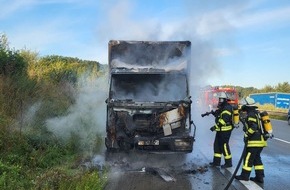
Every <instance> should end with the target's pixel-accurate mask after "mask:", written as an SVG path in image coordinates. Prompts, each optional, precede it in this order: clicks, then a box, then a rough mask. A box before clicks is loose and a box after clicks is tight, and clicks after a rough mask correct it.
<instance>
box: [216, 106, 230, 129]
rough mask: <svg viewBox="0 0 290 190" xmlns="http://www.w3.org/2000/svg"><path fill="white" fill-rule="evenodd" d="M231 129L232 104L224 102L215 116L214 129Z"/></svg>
mask: <svg viewBox="0 0 290 190" xmlns="http://www.w3.org/2000/svg"><path fill="white" fill-rule="evenodd" d="M232 129H233V125H232V106H231V105H229V104H226V105H225V106H224V107H223V108H222V110H221V112H220V114H219V115H218V116H217V118H216V124H215V130H216V131H231V130H232Z"/></svg>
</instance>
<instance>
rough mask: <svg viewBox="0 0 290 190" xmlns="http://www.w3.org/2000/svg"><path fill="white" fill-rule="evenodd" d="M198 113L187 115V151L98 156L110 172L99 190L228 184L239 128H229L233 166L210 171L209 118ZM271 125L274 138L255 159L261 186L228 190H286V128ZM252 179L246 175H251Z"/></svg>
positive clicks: (217, 188) (216, 188)
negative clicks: (190, 125)
mask: <svg viewBox="0 0 290 190" xmlns="http://www.w3.org/2000/svg"><path fill="white" fill-rule="evenodd" d="M200 114H201V113H200V112H196V113H193V117H192V119H193V121H194V124H195V125H196V136H195V137H196V141H195V143H194V149H193V151H192V153H189V154H169V155H168V154H161V155H158V154H157V155H156V154H148V153H138V152H128V153H114V154H112V155H110V156H108V155H107V154H105V153H104V155H103V156H104V157H105V160H106V163H105V164H106V165H109V166H110V168H111V169H110V172H109V173H108V181H109V182H108V185H107V186H106V188H105V189H108V190H109V189H110V190H112V189H127V190H145V189H146V190H147V189H151V190H154V189H156V190H157V189H167V190H171V189H172V190H173V189H174V190H175V189H184V190H195V189H197V190H199V189H203V190H223V189H224V188H225V187H226V186H227V184H228V183H229V180H230V178H231V177H232V174H233V172H234V170H235V167H236V166H237V163H238V160H239V159H240V156H241V153H242V150H243V146H244V142H243V131H242V126H240V127H239V128H237V129H234V130H233V132H232V137H231V139H230V146H231V151H232V156H233V167H232V168H229V169H222V168H220V167H210V166H209V162H211V161H212V156H213V141H214V136H215V132H211V131H210V130H209V128H210V127H211V126H212V125H213V124H214V118H213V116H208V117H204V118H202V117H201V116H200ZM271 122H272V125H273V130H274V132H273V133H274V138H273V139H269V140H268V141H267V142H268V147H266V148H265V149H264V150H263V152H262V155H261V156H262V160H263V162H264V165H265V175H266V177H265V183H264V184H263V185H261V184H256V183H254V182H252V181H238V180H236V179H234V180H233V182H232V185H231V186H230V187H229V190H246V189H250V190H261V189H265V190H282V189H283V190H284V189H289V187H290V180H289V173H290V126H288V124H287V123H286V121H278V120H272V121H271ZM222 164H223V163H222ZM241 167H242V166H240V168H239V171H238V174H239V173H240V171H241ZM152 169H153V170H152ZM154 169H158V170H154ZM160 170H161V171H164V172H165V171H166V172H167V174H168V176H167V177H168V178H169V179H171V180H169V181H166V180H164V178H162V177H161V176H162V175H160V173H159V172H157V171H160ZM254 175H255V173H254V171H252V173H251V176H254Z"/></svg>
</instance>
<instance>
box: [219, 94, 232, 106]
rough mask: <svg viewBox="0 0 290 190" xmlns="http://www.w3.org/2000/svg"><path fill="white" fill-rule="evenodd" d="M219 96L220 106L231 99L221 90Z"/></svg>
mask: <svg viewBox="0 0 290 190" xmlns="http://www.w3.org/2000/svg"><path fill="white" fill-rule="evenodd" d="M218 98H219V102H218V107H220V106H221V105H222V104H223V103H224V102H226V101H227V100H228V99H229V98H228V96H227V94H226V93H225V92H220V94H219V95H218Z"/></svg>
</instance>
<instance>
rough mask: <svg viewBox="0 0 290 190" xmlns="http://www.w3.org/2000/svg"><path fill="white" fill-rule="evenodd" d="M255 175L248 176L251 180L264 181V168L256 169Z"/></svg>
mask: <svg viewBox="0 0 290 190" xmlns="http://www.w3.org/2000/svg"><path fill="white" fill-rule="evenodd" d="M255 173H256V177H250V180H251V181H254V182H258V183H264V176H265V175H264V170H256V172H255Z"/></svg>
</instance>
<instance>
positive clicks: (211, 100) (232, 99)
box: [201, 86, 239, 110]
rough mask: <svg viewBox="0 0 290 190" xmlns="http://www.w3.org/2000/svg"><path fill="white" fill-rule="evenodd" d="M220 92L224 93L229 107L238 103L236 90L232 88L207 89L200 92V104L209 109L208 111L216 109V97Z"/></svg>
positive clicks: (216, 87) (217, 87)
mask: <svg viewBox="0 0 290 190" xmlns="http://www.w3.org/2000/svg"><path fill="white" fill-rule="evenodd" d="M221 92H224V93H226V95H227V97H228V98H229V103H230V104H231V105H238V103H239V95H238V92H237V90H236V88H233V87H219V86H214V87H207V88H205V89H203V90H202V97H201V102H202V104H203V105H204V106H205V107H209V109H210V110H211V109H216V108H217V105H218V101H219V100H218V97H219V95H220V93H221Z"/></svg>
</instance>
